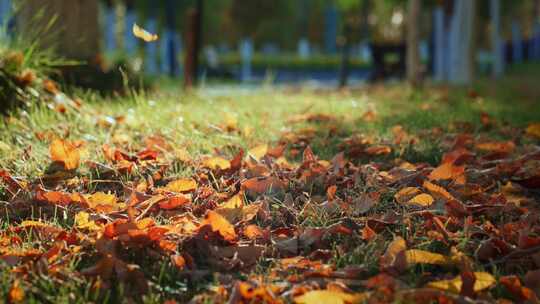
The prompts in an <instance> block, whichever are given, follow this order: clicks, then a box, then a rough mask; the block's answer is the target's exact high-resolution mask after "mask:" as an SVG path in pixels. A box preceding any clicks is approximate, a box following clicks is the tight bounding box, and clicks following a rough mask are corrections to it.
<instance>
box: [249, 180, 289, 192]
mask: <svg viewBox="0 0 540 304" xmlns="http://www.w3.org/2000/svg"><path fill="white" fill-rule="evenodd" d="M241 188H242V189H243V190H247V191H249V192H251V193H254V194H264V193H269V192H280V191H284V190H285V188H286V184H285V183H284V182H283V181H281V180H280V179H279V178H277V177H273V176H270V177H264V178H257V177H254V178H250V179H248V180H246V181H244V182H242V186H241Z"/></svg>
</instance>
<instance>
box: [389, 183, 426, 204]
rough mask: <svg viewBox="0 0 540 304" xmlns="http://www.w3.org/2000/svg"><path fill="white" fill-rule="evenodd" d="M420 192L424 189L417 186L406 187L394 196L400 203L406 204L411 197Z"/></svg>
mask: <svg viewBox="0 0 540 304" xmlns="http://www.w3.org/2000/svg"><path fill="white" fill-rule="evenodd" d="M420 193H422V191H421V190H420V189H418V188H417V187H406V188H403V189H401V190H399V191H398V192H397V193H396V194H395V195H394V198H395V199H396V201H397V202H398V203H400V204H404V203H406V202H408V201H409V200H410V199H411V198H413V197H415V196H417V195H418V194H420Z"/></svg>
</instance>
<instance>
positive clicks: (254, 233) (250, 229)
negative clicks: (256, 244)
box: [244, 225, 263, 240]
mask: <svg viewBox="0 0 540 304" xmlns="http://www.w3.org/2000/svg"><path fill="white" fill-rule="evenodd" d="M244 235H245V236H246V237H247V238H248V239H250V240H254V239H257V238H260V237H262V236H263V231H262V229H261V228H260V227H259V226H257V225H248V226H246V227H245V228H244Z"/></svg>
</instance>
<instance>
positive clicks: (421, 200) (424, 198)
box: [408, 193, 434, 207]
mask: <svg viewBox="0 0 540 304" xmlns="http://www.w3.org/2000/svg"><path fill="white" fill-rule="evenodd" d="M433 201H434V199H433V196H431V195H429V194H426V193H422V194H419V195H417V196H415V197H413V198H412V199H411V200H410V201H409V202H408V204H409V205H417V206H421V207H428V206H431V204H433Z"/></svg>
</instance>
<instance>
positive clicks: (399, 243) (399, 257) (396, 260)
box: [379, 236, 407, 271]
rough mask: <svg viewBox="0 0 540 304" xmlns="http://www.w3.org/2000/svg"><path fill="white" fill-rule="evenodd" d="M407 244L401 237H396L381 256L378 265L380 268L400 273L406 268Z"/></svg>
mask: <svg viewBox="0 0 540 304" xmlns="http://www.w3.org/2000/svg"><path fill="white" fill-rule="evenodd" d="M406 250H407V243H406V242H405V240H404V239H403V238H402V237H399V236H398V237H396V238H394V240H393V241H392V242H391V243H390V244H389V245H388V248H386V252H385V253H384V255H382V256H381V258H380V261H379V264H380V265H381V267H382V268H396V270H397V271H402V270H404V269H405V268H406V267H407V260H406V258H405V251H406Z"/></svg>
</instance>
